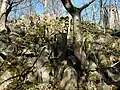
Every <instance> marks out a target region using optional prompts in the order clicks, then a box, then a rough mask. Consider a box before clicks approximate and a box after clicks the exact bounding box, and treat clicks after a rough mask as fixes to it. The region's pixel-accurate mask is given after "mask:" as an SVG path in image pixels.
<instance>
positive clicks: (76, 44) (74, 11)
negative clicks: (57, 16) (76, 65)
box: [61, 0, 95, 69]
mask: <svg viewBox="0 0 120 90" xmlns="http://www.w3.org/2000/svg"><path fill="white" fill-rule="evenodd" d="M61 1H62V3H63V5H64V7H65V8H66V10H67V11H68V12H69V13H70V15H71V16H72V18H73V24H74V25H73V49H74V54H75V56H76V57H77V59H78V61H79V62H81V66H80V67H81V69H85V66H86V63H85V62H86V54H85V52H84V51H83V48H82V47H81V45H83V38H82V37H83V35H82V34H81V32H80V28H79V21H81V12H82V11H83V10H84V9H86V8H87V7H88V6H89V5H90V4H92V3H93V2H94V1H95V0H92V1H90V2H89V3H86V4H84V5H83V6H82V7H81V8H77V7H75V6H74V5H73V4H72V2H71V0H61ZM80 41H81V45H80ZM82 64H84V65H82Z"/></svg>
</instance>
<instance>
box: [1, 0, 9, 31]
mask: <svg viewBox="0 0 120 90" xmlns="http://www.w3.org/2000/svg"><path fill="white" fill-rule="evenodd" d="M7 6H8V0H3V1H2V3H1V8H0V32H2V31H5V30H6V27H5V26H6V12H7Z"/></svg>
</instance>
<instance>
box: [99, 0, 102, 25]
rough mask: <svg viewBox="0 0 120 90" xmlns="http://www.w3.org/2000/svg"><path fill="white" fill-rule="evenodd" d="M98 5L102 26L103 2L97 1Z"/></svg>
mask: <svg viewBox="0 0 120 90" xmlns="http://www.w3.org/2000/svg"><path fill="white" fill-rule="evenodd" d="M99 3H100V25H101V26H103V9H102V7H103V0H100V1H99Z"/></svg>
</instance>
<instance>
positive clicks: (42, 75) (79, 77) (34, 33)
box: [0, 14, 120, 90]
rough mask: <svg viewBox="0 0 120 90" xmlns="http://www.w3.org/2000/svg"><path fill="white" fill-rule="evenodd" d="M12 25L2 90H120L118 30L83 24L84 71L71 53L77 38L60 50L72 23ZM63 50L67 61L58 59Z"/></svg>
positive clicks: (28, 20) (5, 39)
mask: <svg viewBox="0 0 120 90" xmlns="http://www.w3.org/2000/svg"><path fill="white" fill-rule="evenodd" d="M7 25H8V27H9V28H10V32H8V33H0V90H59V89H60V90H64V89H65V90H119V87H120V84H119V78H120V73H119V72H120V31H119V30H111V29H104V28H102V27H100V26H99V25H96V24H93V23H90V22H80V23H79V28H80V31H79V32H80V35H82V40H81V41H80V42H82V44H81V47H82V48H84V49H83V50H84V51H83V52H84V53H85V55H86V61H87V62H86V67H85V70H84V71H83V70H80V69H79V68H78V67H77V65H78V66H79V63H77V59H76V58H75V55H74V54H73V51H74V50H73V48H71V43H72V42H71V41H72V34H71V33H70V34H68V35H67V37H68V36H69V38H67V40H64V39H63V38H62V44H61V43H60V44H59V45H58V44H56V42H58V41H59V38H61V37H62V34H63V33H65V34H67V29H68V26H69V23H68V18H67V17H61V18H59V17H56V16H55V15H50V14H47V15H39V16H38V15H27V16H22V17H21V18H19V19H18V20H11V21H8V24H7ZM72 28H73V25H71V32H72ZM65 41H67V46H65V47H64V46H62V45H63V42H65ZM55 45H58V46H57V47H59V49H58V48H57V49H55V48H54V47H55ZM61 48H62V50H63V49H64V50H65V52H64V53H63V52H62V54H63V57H64V58H62V59H61V58H59V57H56V56H55V55H56V54H57V52H58V55H61V53H60V52H61ZM55 50H57V51H55ZM66 53H67V54H66ZM68 53H69V54H68ZM76 63H77V64H76ZM4 88H6V89H4Z"/></svg>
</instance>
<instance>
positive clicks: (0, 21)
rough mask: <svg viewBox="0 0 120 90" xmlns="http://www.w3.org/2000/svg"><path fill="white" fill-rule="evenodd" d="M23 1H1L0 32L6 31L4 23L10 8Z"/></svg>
mask: <svg viewBox="0 0 120 90" xmlns="http://www.w3.org/2000/svg"><path fill="white" fill-rule="evenodd" d="M22 1H23V0H2V1H1V7H0V32H2V31H6V22H7V17H8V15H9V13H10V12H11V10H12V8H13V7H15V6H17V5H19V4H20V3H21V2H22Z"/></svg>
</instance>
